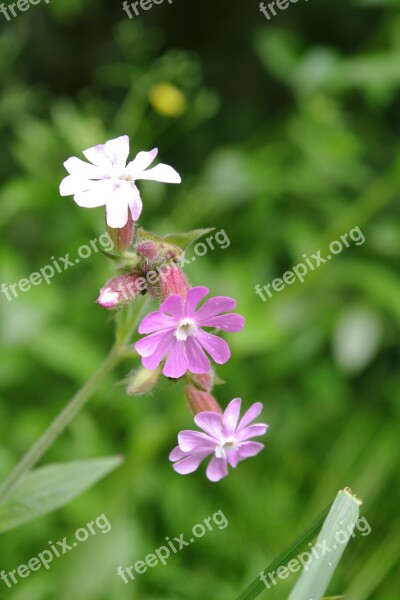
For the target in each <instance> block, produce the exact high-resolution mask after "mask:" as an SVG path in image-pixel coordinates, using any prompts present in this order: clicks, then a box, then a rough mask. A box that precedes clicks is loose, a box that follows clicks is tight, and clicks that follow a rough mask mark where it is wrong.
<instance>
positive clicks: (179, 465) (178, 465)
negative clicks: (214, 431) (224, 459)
mask: <svg viewBox="0 0 400 600" xmlns="http://www.w3.org/2000/svg"><path fill="white" fill-rule="evenodd" d="M206 456H209V452H207V453H204V452H202V453H199V454H189V456H186V457H185V458H182V459H181V460H180V461H179V462H175V463H174V464H173V465H172V468H173V469H174V470H175V471H176V472H177V473H179V474H180V475H188V474H189V473H193V471H195V470H196V469H197V468H198V467H199V465H200V463H201V461H202V460H204V459H205V458H206Z"/></svg>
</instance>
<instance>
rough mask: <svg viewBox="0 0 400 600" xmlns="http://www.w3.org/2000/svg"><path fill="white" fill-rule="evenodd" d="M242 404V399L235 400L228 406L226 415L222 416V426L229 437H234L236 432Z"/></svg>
mask: <svg viewBox="0 0 400 600" xmlns="http://www.w3.org/2000/svg"><path fill="white" fill-rule="evenodd" d="M241 404H242V401H241V399H240V398H235V399H234V400H232V401H231V402H229V404H228V406H227V407H226V409H225V411H224V414H223V415H222V425H223V427H224V433H225V435H226V436H227V437H229V436H231V435H234V433H235V431H236V426H237V423H238V420H239V415H240V407H241Z"/></svg>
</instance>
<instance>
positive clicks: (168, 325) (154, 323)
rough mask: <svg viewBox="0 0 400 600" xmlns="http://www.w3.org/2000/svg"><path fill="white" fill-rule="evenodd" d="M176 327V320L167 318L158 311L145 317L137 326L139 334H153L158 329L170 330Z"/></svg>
mask: <svg viewBox="0 0 400 600" xmlns="http://www.w3.org/2000/svg"><path fill="white" fill-rule="evenodd" d="M175 327H176V319H175V318H174V317H168V316H167V315H164V314H163V313H162V312H160V311H159V310H156V311H154V312H152V313H150V314H148V315H146V316H145V318H144V319H143V321H142V322H141V323H140V325H139V329H138V331H139V333H153V332H154V331H160V329H164V330H165V329H172V328H175Z"/></svg>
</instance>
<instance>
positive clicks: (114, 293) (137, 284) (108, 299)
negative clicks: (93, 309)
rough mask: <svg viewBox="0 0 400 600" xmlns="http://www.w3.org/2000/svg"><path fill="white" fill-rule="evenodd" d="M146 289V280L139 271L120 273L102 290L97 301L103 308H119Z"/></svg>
mask: <svg viewBox="0 0 400 600" xmlns="http://www.w3.org/2000/svg"><path fill="white" fill-rule="evenodd" d="M145 291H146V280H145V278H144V277H142V276H141V275H140V274H139V273H130V274H129V275H119V276H118V277H114V278H113V279H110V281H108V282H107V283H106V285H105V286H104V287H103V288H102V289H101V290H100V294H99V297H98V298H97V303H98V304H100V306H102V307H103V308H108V309H111V308H118V307H119V306H122V305H123V304H126V303H127V302H130V301H132V300H134V299H135V298H136V297H137V296H139V295H140V294H143V293H145Z"/></svg>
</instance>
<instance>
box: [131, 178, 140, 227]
mask: <svg viewBox="0 0 400 600" xmlns="http://www.w3.org/2000/svg"><path fill="white" fill-rule="evenodd" d="M130 186H131V189H132V196H130V197H129V200H128V203H129V208H130V210H131V215H132V219H133V220H134V221H137V220H138V219H139V217H140V214H141V212H142V208H143V202H142V198H141V196H140V192H139V190H138V189H137V187H136V185H135V184H134V183H131V184H130Z"/></svg>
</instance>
